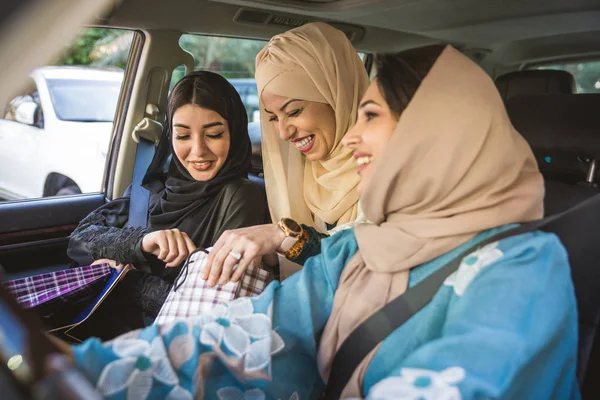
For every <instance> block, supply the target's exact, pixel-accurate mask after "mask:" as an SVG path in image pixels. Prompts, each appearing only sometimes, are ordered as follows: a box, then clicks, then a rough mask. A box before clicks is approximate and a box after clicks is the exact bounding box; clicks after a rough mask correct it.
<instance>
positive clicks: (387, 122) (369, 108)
mask: <svg viewBox="0 0 600 400" xmlns="http://www.w3.org/2000/svg"><path fill="white" fill-rule="evenodd" d="M397 124H398V117H397V116H396V115H395V114H394V113H393V112H392V111H391V110H390V108H389V106H388V104H387V103H386V101H385V99H384V98H383V96H382V95H381V92H380V91H379V87H378V86H377V80H374V81H373V82H372V83H371V85H370V86H369V89H367V91H366V93H365V95H364V96H363V98H362V101H361V103H360V107H359V111H358V120H357V121H356V124H355V125H354V126H353V127H352V129H350V131H349V132H348V133H347V134H346V136H344V139H343V140H342V143H343V144H344V146H346V147H348V148H350V149H352V150H353V151H354V158H355V159H356V162H357V172H358V174H359V175H360V183H359V185H358V192H359V193H361V194H362V193H363V191H364V189H365V187H366V186H367V185H368V183H369V180H370V179H371V176H372V175H373V172H374V169H375V166H374V165H373V162H374V161H376V160H378V159H379V158H380V157H381V156H382V155H383V153H384V152H385V150H386V146H387V144H388V142H389V141H390V139H391V138H392V134H393V133H394V130H395V129H396V125H397Z"/></svg>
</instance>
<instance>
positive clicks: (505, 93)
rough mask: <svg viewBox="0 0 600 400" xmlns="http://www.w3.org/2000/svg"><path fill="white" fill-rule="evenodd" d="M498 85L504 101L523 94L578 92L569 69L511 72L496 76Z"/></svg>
mask: <svg viewBox="0 0 600 400" xmlns="http://www.w3.org/2000/svg"><path fill="white" fill-rule="evenodd" d="M496 87H497V88H498V91H499V92H500V96H502V99H504V101H506V100H509V99H511V98H513V97H517V96H523V95H541V94H571V93H575V92H576V90H575V89H576V85H575V78H573V75H571V74H570V73H569V72H567V71H561V70H552V69H534V70H524V71H515V72H510V73H508V74H505V75H502V76H499V77H498V78H496Z"/></svg>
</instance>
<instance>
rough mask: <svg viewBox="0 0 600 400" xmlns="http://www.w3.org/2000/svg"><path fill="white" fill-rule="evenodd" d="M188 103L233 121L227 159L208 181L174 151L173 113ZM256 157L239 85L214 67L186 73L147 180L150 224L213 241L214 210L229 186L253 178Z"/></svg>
mask: <svg viewBox="0 0 600 400" xmlns="http://www.w3.org/2000/svg"><path fill="white" fill-rule="evenodd" d="M186 104H197V105H199V106H200V107H202V108H206V109H210V110H213V111H215V112H217V113H219V114H220V115H221V116H222V117H223V118H224V119H226V120H227V123H228V125H229V132H230V137H231V138H230V147H229V152H228V154H227V158H226V160H225V162H224V163H223V165H222V166H221V169H220V170H219V171H218V173H217V175H216V176H215V177H214V178H213V179H211V180H209V181H197V180H195V179H194V178H193V177H192V176H191V175H190V173H189V172H188V171H187V170H186V169H185V167H184V166H183V165H182V164H181V162H180V161H179V159H178V158H177V156H176V155H175V152H174V151H173V142H172V137H171V136H172V127H171V125H172V116H173V114H174V112H175V111H176V110H177V109H178V108H179V107H182V106H184V105H186ZM251 156H252V148H251V143H250V137H249V136H248V115H247V113H246V109H245V107H244V104H243V103H242V100H241V98H240V96H239V94H238V92H237V91H236V90H235V88H234V87H233V86H232V85H231V84H230V83H229V82H228V81H227V80H226V79H225V78H223V77H222V76H220V75H218V74H215V73H213V72H208V71H199V72H194V73H191V74H189V75H187V76H185V77H184V78H183V79H181V80H180V81H179V82H178V83H177V85H175V87H174V88H173V90H172V92H171V94H170V96H169V101H168V110H167V118H166V127H165V131H164V133H163V136H162V138H161V140H160V143H159V145H158V147H157V149H156V153H155V155H154V158H153V160H152V163H151V164H150V167H149V168H148V171H147V173H146V176H145V177H144V181H143V183H144V187H145V188H146V189H148V190H149V191H150V215H149V223H148V225H149V229H150V230H151V231H157V230H162V229H173V228H178V229H179V230H181V231H183V232H186V233H187V234H188V236H189V237H190V238H191V239H192V241H193V242H194V243H195V244H196V245H197V246H201V247H208V246H211V245H212V244H214V243H213V242H214V240H216V238H215V235H216V233H217V232H216V231H217V230H218V229H219V227H218V226H216V225H217V223H216V222H215V221H214V218H213V215H212V214H213V213H212V211H214V210H216V207H217V206H218V203H219V202H220V201H226V200H227V199H223V198H222V195H221V194H222V189H223V188H224V187H225V186H226V185H228V184H230V183H233V182H234V181H236V180H239V179H243V178H247V177H248V172H250V168H251ZM165 171H166V173H165Z"/></svg>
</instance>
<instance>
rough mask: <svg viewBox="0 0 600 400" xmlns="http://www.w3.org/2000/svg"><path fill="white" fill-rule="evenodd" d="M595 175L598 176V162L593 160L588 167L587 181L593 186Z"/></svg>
mask: <svg viewBox="0 0 600 400" xmlns="http://www.w3.org/2000/svg"><path fill="white" fill-rule="evenodd" d="M595 175H596V160H595V159H592V160H591V161H590V165H589V166H588V171H587V178H586V180H585V181H586V182H587V183H589V184H593V183H594V176H595Z"/></svg>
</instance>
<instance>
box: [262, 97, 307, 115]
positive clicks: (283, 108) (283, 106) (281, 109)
mask: <svg viewBox="0 0 600 400" xmlns="http://www.w3.org/2000/svg"><path fill="white" fill-rule="evenodd" d="M295 101H302V100H301V99H291V100H288V101H286V102H285V104H284V105H282V106H281V107H280V108H279V111H283V110H285V108H286V107H287V106H289V105H290V104H291V103H293V102H295ZM264 110H265V112H266V113H269V114H273V111H269V110H267V109H266V108H265V109H264Z"/></svg>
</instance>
